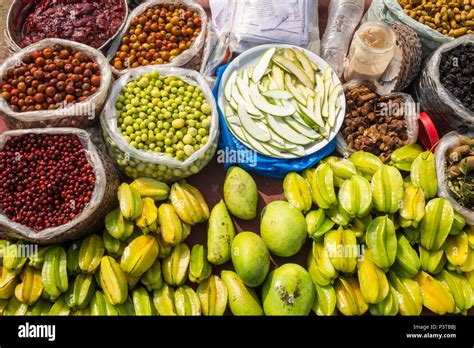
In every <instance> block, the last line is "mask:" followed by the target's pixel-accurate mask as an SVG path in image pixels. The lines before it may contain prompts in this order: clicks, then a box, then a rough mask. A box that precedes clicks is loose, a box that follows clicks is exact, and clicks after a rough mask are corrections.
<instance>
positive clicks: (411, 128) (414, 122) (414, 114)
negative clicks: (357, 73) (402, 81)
mask: <svg viewBox="0 0 474 348" xmlns="http://www.w3.org/2000/svg"><path fill="white" fill-rule="evenodd" d="M363 82H364V81H361V80H353V81H350V82H348V83H346V84H344V91H347V90H350V89H353V88H356V87H358V86H360V85H361V84H362V83H363ZM372 83H373V84H374V86H375V88H376V90H375V92H376V93H377V94H378V95H380V96H384V94H382V93H380V91H379V89H378V88H380V87H379V86H378V85H377V83H376V82H375V83H374V82H372ZM385 96H393V97H400V98H402V99H403V101H404V102H403V108H404V109H405V113H404V116H405V119H406V120H407V135H408V144H414V143H416V142H417V140H418V114H419V110H418V108H417V105H416V103H415V101H414V100H413V98H412V97H411V95H409V94H406V93H398V92H397V93H390V94H385ZM346 110H347V109H346ZM343 128H344V125H343V126H342V128H341V131H340V132H339V133H338V134H337V136H336V139H337V145H336V151H337V152H338V153H339V154H340V155H342V156H344V157H349V156H350V154H351V153H353V152H354V150H353V149H351V148H350V147H349V145H348V144H347V142H346V140H345V139H344V136H343V135H342V129H343Z"/></svg>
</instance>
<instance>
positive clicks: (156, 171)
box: [100, 65, 219, 182]
mask: <svg viewBox="0 0 474 348" xmlns="http://www.w3.org/2000/svg"><path fill="white" fill-rule="evenodd" d="M153 70H157V71H158V73H159V74H160V75H163V76H177V77H179V78H181V79H182V80H184V81H185V82H187V83H189V84H191V85H193V86H197V87H198V88H199V89H201V91H202V92H203V93H204V96H205V98H206V100H207V102H208V104H209V105H210V106H211V108H212V120H211V128H210V132H209V141H208V142H207V144H206V145H204V146H203V147H202V148H201V149H199V150H198V151H196V152H195V153H194V154H193V155H192V156H190V157H188V158H187V159H185V160H184V161H179V160H177V159H175V158H172V157H170V156H168V155H167V154H164V153H157V152H153V151H144V150H138V149H135V148H134V147H132V146H130V144H129V143H128V142H127V141H126V140H125V139H124V138H123V136H122V134H121V132H120V131H119V129H118V127H117V116H116V114H117V109H116V108H115V104H116V102H117V98H118V96H119V95H120V93H121V92H122V89H123V88H124V86H125V85H126V84H127V83H128V82H129V81H131V80H134V79H136V78H137V77H139V76H141V75H143V74H145V73H147V72H151V71H153ZM100 121H101V125H102V130H103V136H104V140H105V144H106V146H107V150H108V153H109V155H110V156H111V157H112V159H113V160H114V162H115V163H116V164H117V165H118V167H119V168H120V169H121V170H122V171H123V172H124V173H125V174H126V175H127V176H129V177H132V178H139V177H142V176H146V177H153V178H155V179H157V180H159V181H165V182H172V181H177V180H179V179H184V178H187V177H189V176H191V175H193V174H196V173H198V172H199V171H200V170H201V169H202V168H204V166H205V165H207V164H208V163H209V161H210V160H211V159H212V157H213V156H214V154H215V152H216V149H217V141H218V137H219V118H218V115H217V106H216V103H215V101H214V98H213V96H212V92H211V90H210V88H209V86H208V85H207V82H206V80H205V79H204V78H203V77H202V76H201V75H200V74H199V73H198V72H196V71H194V70H188V69H182V68H173V67H166V66H162V65H149V66H145V67H140V68H135V69H130V70H129V71H128V72H127V73H126V74H125V75H123V76H122V77H121V78H120V79H118V80H117V81H116V82H115V84H114V85H113V87H112V90H111V92H110V95H109V98H108V100H107V103H106V105H105V107H104V110H103V111H102V114H101V117H100Z"/></svg>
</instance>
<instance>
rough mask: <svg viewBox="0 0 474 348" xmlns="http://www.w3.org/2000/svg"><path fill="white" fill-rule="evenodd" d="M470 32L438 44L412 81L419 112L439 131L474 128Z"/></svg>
mask: <svg viewBox="0 0 474 348" xmlns="http://www.w3.org/2000/svg"><path fill="white" fill-rule="evenodd" d="M473 59H474V34H471V35H465V36H462V37H460V38H457V39H456V40H453V41H451V42H449V43H446V44H444V45H442V46H440V47H439V48H438V49H437V50H436V51H434V52H433V54H432V55H431V56H430V57H429V58H428V59H427V61H426V62H425V64H424V67H423V69H422V72H421V74H420V78H419V79H418V81H417V83H415V90H416V95H417V97H418V100H419V102H420V106H421V109H422V111H426V112H427V113H429V115H430V117H431V119H432V120H433V122H434V123H435V125H436V129H437V130H438V132H439V133H440V134H446V133H448V132H449V131H452V130H454V131H459V132H461V133H466V132H472V131H474V79H473V75H474V65H473Z"/></svg>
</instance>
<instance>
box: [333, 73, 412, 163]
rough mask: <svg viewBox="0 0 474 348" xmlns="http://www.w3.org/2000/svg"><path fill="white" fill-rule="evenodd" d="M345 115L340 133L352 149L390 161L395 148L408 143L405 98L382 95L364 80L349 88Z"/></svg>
mask: <svg viewBox="0 0 474 348" xmlns="http://www.w3.org/2000/svg"><path fill="white" fill-rule="evenodd" d="M346 103H347V110H346V117H345V118H344V125H343V128H342V130H341V134H342V135H343V136H344V139H345V140H346V142H347V145H348V146H349V148H350V149H351V150H353V151H367V152H370V153H372V154H374V155H376V156H379V158H380V159H381V160H382V162H387V161H389V160H390V155H391V154H392V152H393V151H394V150H396V149H398V148H400V147H402V146H404V145H406V144H407V143H408V134H407V120H406V118H405V114H406V113H407V110H405V108H406V106H405V100H404V99H403V97H397V96H394V95H392V96H382V97H381V96H379V95H378V94H377V93H376V92H375V86H374V85H373V84H371V83H368V82H364V83H362V84H361V85H360V86H358V87H354V88H352V89H348V90H347V91H346Z"/></svg>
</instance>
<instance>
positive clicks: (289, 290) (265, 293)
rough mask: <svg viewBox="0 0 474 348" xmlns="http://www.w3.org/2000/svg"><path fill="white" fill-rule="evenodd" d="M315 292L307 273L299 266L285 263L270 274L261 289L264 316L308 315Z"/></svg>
mask: <svg viewBox="0 0 474 348" xmlns="http://www.w3.org/2000/svg"><path fill="white" fill-rule="evenodd" d="M315 296H316V290H315V288H314V284H313V281H312V279H311V276H310V275H309V273H308V272H307V271H306V270H305V269H304V268H303V267H301V266H300V265H297V264H294V263H287V264H285V265H283V266H281V267H278V268H277V269H276V270H274V271H273V272H271V273H270V275H269V276H268V278H267V279H266V280H265V283H264V284H263V288H262V299H263V310H264V311H265V314H266V315H292V316H296V315H298V316H301V315H308V314H309V312H310V311H311V308H312V307H313V303H314V298H315Z"/></svg>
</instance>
